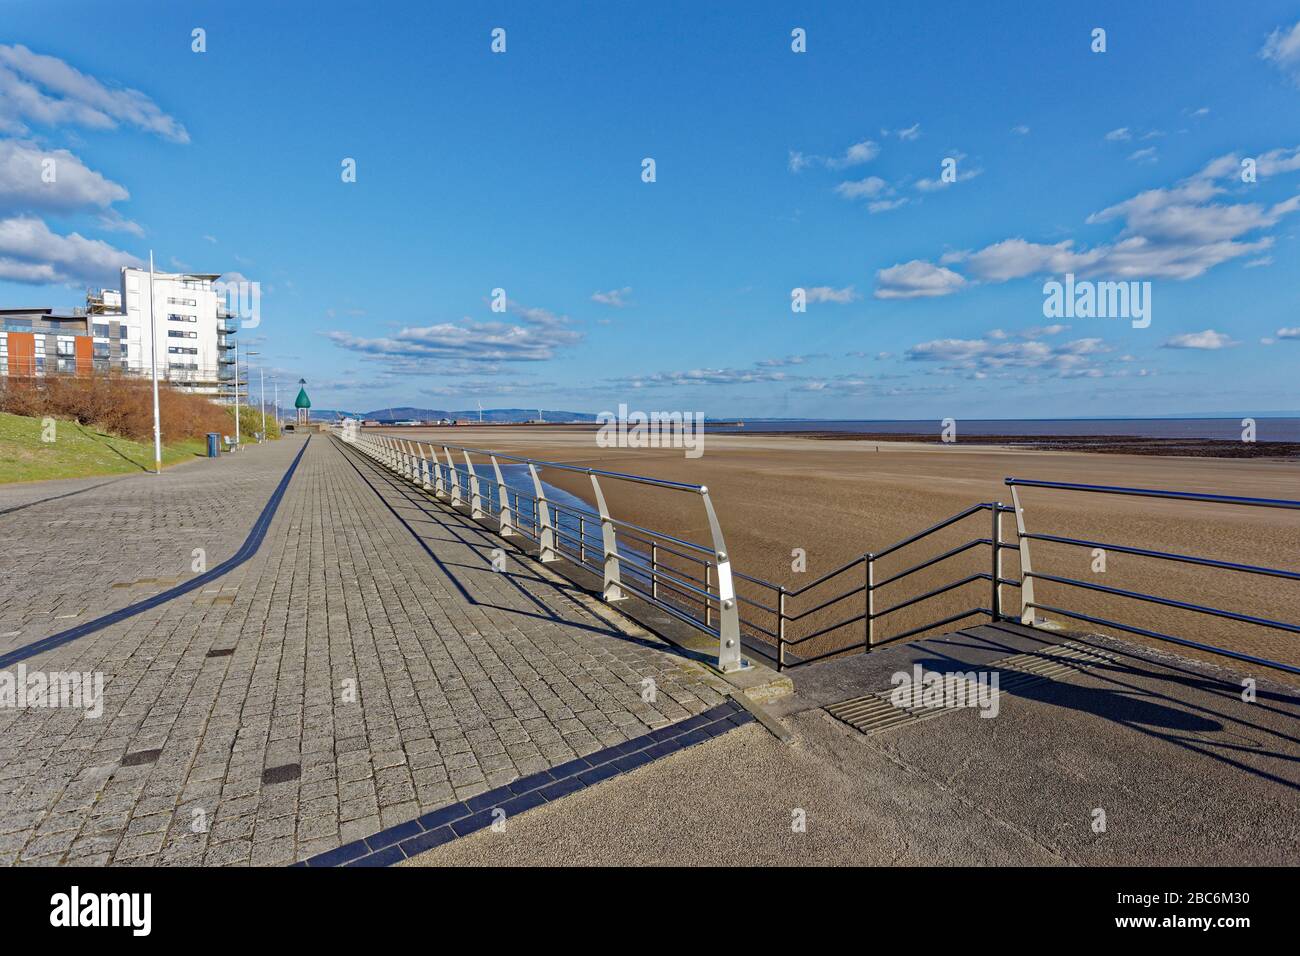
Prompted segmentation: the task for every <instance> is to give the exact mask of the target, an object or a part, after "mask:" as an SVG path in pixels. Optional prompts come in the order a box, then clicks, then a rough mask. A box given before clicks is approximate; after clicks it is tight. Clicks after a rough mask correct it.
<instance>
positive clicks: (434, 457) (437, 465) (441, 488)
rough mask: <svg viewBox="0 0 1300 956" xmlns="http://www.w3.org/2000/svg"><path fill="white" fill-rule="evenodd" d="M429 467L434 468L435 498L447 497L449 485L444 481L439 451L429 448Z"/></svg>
mask: <svg viewBox="0 0 1300 956" xmlns="http://www.w3.org/2000/svg"><path fill="white" fill-rule="evenodd" d="M429 465H430V467H431V468H433V495H434V497H435V498H446V497H447V483H446V482H445V481H443V479H442V462H440V461H438V449H436V448H434V447H433V446H432V445H430V446H429Z"/></svg>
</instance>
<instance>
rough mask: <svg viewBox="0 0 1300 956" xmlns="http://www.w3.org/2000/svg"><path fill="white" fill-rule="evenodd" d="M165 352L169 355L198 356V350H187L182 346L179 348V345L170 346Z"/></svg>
mask: <svg viewBox="0 0 1300 956" xmlns="http://www.w3.org/2000/svg"><path fill="white" fill-rule="evenodd" d="M167 352H168V353H169V354H171V355H198V354H199V350H198V349H187V348H185V347H184V346H180V345H173V346H171V347H170V348H169V349H167Z"/></svg>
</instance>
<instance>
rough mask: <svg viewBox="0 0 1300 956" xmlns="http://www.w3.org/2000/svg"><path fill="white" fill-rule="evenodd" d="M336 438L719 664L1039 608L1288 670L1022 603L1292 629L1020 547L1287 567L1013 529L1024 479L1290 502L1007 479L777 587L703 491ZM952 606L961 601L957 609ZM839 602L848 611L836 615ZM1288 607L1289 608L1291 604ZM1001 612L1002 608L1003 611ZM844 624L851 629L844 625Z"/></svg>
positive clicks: (1296, 629)
mask: <svg viewBox="0 0 1300 956" xmlns="http://www.w3.org/2000/svg"><path fill="white" fill-rule="evenodd" d="M343 437H344V440H346V441H350V442H351V443H353V444H355V445H356V446H357V447H358V448H360V449H361V450H362V451H364V452H365V453H366V454H368V455H370V457H372V458H374V459H376V460H377V461H379V462H381V463H383V464H384V465H386V466H387V467H388V468H390V469H391V470H393V471H395V472H397V473H398V474H399V475H402V476H403V477H405V478H407V479H408V480H410V481H412V482H413V483H415V484H416V485H418V486H420V487H422V488H423V489H425V490H427V491H430V492H432V493H433V495H434V496H435V497H437V498H439V499H443V500H446V501H448V502H449V503H450V504H451V505H453V506H462V507H465V508H467V509H468V510H469V513H470V516H471V517H474V518H489V517H491V518H495V519H496V520H497V521H498V523H499V524H498V527H499V533H500V534H501V535H502V536H503V537H510V536H511V535H516V534H518V535H522V536H524V537H526V538H528V539H530V540H531V541H533V542H534V543H535V544H536V545H537V547H538V549H539V552H540V553H539V557H540V559H541V560H542V561H546V562H549V561H555V560H559V559H561V558H563V559H566V560H570V561H572V562H574V563H576V564H578V565H580V566H582V567H585V568H587V569H589V570H591V571H593V572H595V573H598V574H601V575H603V581H604V589H603V596H604V597H605V599H606V600H609V601H617V600H620V599H622V598H623V597H624V596H625V592H626V593H632V594H635V595H637V596H638V597H641V598H643V599H645V600H647V601H649V602H650V603H652V604H653V605H655V606H656V607H658V608H660V609H662V610H664V611H666V612H667V613H668V614H670V615H671V616H673V617H674V618H676V619H678V620H681V621H683V622H685V623H687V624H689V625H691V626H692V627H695V628H697V629H699V630H702V631H704V632H706V633H708V634H710V635H712V636H715V637H717V638H718V639H719V654H718V661H719V667H720V668H722V669H723V670H734V669H736V668H737V667H740V666H743V664H742V659H741V656H740V654H741V646H742V643H743V645H744V646H745V647H746V648H748V649H749V650H750V651H752V652H755V653H757V654H760V655H762V656H764V657H767V658H769V659H771V660H772V661H773V662H774V663H775V665H776V667H777V669H778V670H785V669H787V668H790V667H796V666H802V665H804V664H811V663H814V662H816V661H822V660H826V659H829V658H833V657H837V656H840V655H843V654H847V653H861V652H869V651H871V650H873V649H874V648H876V647H881V646H884V645H887V644H893V643H895V642H898V641H902V640H906V639H908V638H913V637H916V636H918V635H920V634H923V633H925V632H927V631H933V630H935V629H937V628H948V627H950V626H951V625H953V624H956V623H958V622H959V621H963V620H966V619H969V618H972V617H987V618H988V619H989V620H990V621H1001V620H1016V619H1018V620H1020V621H1021V622H1022V623H1024V624H1027V625H1031V626H1033V625H1038V624H1041V623H1044V622H1043V621H1040V620H1039V619H1038V618H1037V617H1036V614H1035V612H1036V611H1042V612H1046V613H1049V614H1055V615H1059V616H1061V617H1064V618H1070V619H1073V620H1076V621H1082V622H1085V623H1089V624H1094V625H1098V626H1103V627H1113V628H1115V629H1117V630H1120V631H1124V632H1127V633H1131V634H1135V635H1139V636H1142V637H1146V638H1151V639H1155V640H1160V641H1167V642H1170V643H1173V644H1178V645H1181V646H1184V647H1189V648H1194V649H1197V650H1201V651H1207V652H1210V653H1215V654H1219V655H1222V656H1225V657H1228V658H1232V659H1235V660H1240V661H1245V662H1248V663H1252V664H1258V665H1261V666H1264V667H1270V668H1274V669H1278V670H1283V671H1287V672H1290V673H1297V674H1300V667H1296V666H1293V665H1290V664H1286V663H1283V662H1279V661H1275V660H1270V659H1267V658H1263V657H1259V656H1255V655H1251V654H1246V653H1243V652H1240V651H1234V650H1231V649H1228V648H1223V647H1217V646H1214V645H1210V644H1206V643H1202V642H1198V641H1194V640H1190V639H1187V638H1182V637H1177V636H1174V635H1170V634H1167V633H1163V632H1160V631H1156V630H1152V629H1150V628H1145V627H1140V626H1137V625H1136V624H1132V623H1125V622H1122V621H1116V620H1111V619H1107V618H1104V617H1100V616H1098V615H1095V614H1088V613H1085V612H1084V611H1082V610H1079V609H1077V608H1070V607H1065V606H1061V605H1055V604H1046V603H1043V602H1040V601H1036V600H1035V594H1034V582H1035V581H1044V582H1051V583H1052V584H1055V585H1059V586H1064V587H1069V588H1073V589H1077V590H1082V591H1085V592H1092V593H1099V594H1104V595H1107V596H1108V597H1112V598H1124V599H1131V600H1135V601H1139V602H1143V603H1146V604H1149V605H1156V606H1161V607H1165V608H1170V609H1176V610H1181V611H1189V612H1193V613H1196V614H1200V615H1207V616H1210V617H1215V618H1220V619H1226V620H1230V621H1234V622H1238V623H1244V624H1249V625H1255V626H1259V627H1264V628H1269V629H1272V630H1279V631H1284V632H1288V633H1292V634H1300V624H1296V623H1287V622H1284V621H1278V620H1273V619H1271V618H1266V617H1260V616H1257V615H1251V614H1246V613H1241V612H1238V611H1232V610H1226V609H1222V608H1216V607H1211V606H1208V605H1203V604H1195V603H1191V602H1187V601H1181V600H1176V599H1173V598H1169V597H1162V596H1158V595H1153V594H1147V593H1143V592H1139V591H1134V590H1126V589H1122V588H1117V587H1112V586H1110V585H1102V584H1096V583H1093V582H1088V581H1081V580H1078V579H1075V578H1070V577H1065V576H1062V575H1058V574H1051V573H1048V572H1046V571H1043V570H1041V569H1036V568H1035V564H1034V555H1033V554H1032V552H1031V543H1032V542H1035V541H1039V542H1044V543H1052V544H1057V545H1067V546H1074V547H1082V548H1089V549H1095V548H1102V549H1105V550H1108V551H1113V552H1116V553H1122V554H1128V555H1133V556H1136V557H1141V558H1151V559H1155V560H1160V561H1171V562H1178V563H1182V564H1187V565H1193V566H1196V567H1201V568H1208V569H1212V570H1214V571H1215V572H1238V573H1243V574H1250V575H1257V576H1265V577H1269V578H1273V579H1279V580H1288V581H1300V572H1295V571H1288V570H1284V569H1280V568H1269V567H1262V566H1258V565H1250V564H1240V563H1235V562H1231V561H1223V560H1218V559H1213V558H1204V557H1198V556H1195V555H1187V554H1175V553H1171V552H1164V551H1158V550H1153V549H1150V548H1141V547H1136V546H1132V545H1123V544H1113V543H1105V542H1100V541H1093V540H1089V539H1083V538H1073V537H1065V536H1062V535H1054V534H1046V533H1031V532H1030V531H1028V530H1027V529H1026V522H1025V509H1024V506H1023V504H1022V502H1021V494H1020V490H1021V489H1023V488H1028V487H1032V488H1043V489H1056V490H1067V491H1084V492H1090V493H1095V494H1111V495H1128V496H1138V497H1145V498H1159V499H1167V500H1175V501H1185V502H1208V503H1214V504H1221V505H1224V504H1226V505H1242V506H1248V507H1256V508H1284V509H1292V510H1300V501H1289V500H1281V499H1268V498H1242V497H1233V496H1228V495H1210V494H1198V493H1192V492H1177V491H1161V490H1155V489H1144V488H1120V487H1110V486H1103V485H1080V484H1068V483H1064V482H1049V481H1032V480H1026V479H1017V478H1008V479H1006V485H1007V486H1008V487H1010V488H1011V495H1012V504H1011V505H1006V504H1003V503H1002V502H1000V501H996V502H982V503H980V504H976V505H972V506H971V507H969V508H966V509H964V510H962V511H959V512H957V513H956V514H954V515H951V516H949V517H947V518H944V519H943V520H942V521H939V522H937V523H936V524H934V525H931V526H930V527H928V528H926V529H924V530H923V531H920V532H918V533H916V534H913V535H910V536H908V537H906V538H903V539H902V540H900V541H897V542H895V543H893V544H891V545H889V546H888V547H885V548H883V549H880V550H878V551H874V552H868V553H865V554H863V555H861V556H860V557H857V558H854V559H853V560H851V561H849V562H847V563H845V564H843V565H841V566H839V567H837V568H835V569H833V570H831V571H829V572H827V573H825V574H823V575H821V576H820V577H818V578H816V579H815V580H813V581H811V582H809V583H807V584H804V585H802V586H800V587H797V588H789V587H786V586H785V585H781V584H775V583H773V582H771V581H767V580H764V579H762V578H759V577H755V576H753V575H749V574H745V573H743V572H741V571H739V570H737V569H735V568H734V567H733V566H732V563H731V560H730V558H729V556H728V553H727V548H726V544H725V542H724V541H723V537H722V531H721V528H720V527H719V525H718V520H717V515H716V513H715V512H714V509H713V504H712V501H711V500H710V498H709V492H708V489H707V488H706V487H704V486H702V485H690V484H682V483H680V482H671V481H663V480H660V479H656V478H646V477H642V476H638V475H626V474H619V473H617V472H608V471H600V470H597V469H592V468H584V467H579V466H574V465H564V464H559V463H556V462H546V461H538V460H535V459H529V458H520V457H517V456H513V455H506V454H502V453H500V452H491V451H484V450H482V449H474V448H464V447H462V446H455V445H432V444H428V443H424V442H417V441H410V440H407V439H397V438H392V437H389V436H386V435H378V434H371V433H362V432H361V431H360V430H359V429H357V428H355V427H354V428H353V429H351V431H350V432H349V431H347V430H345V432H344V436H343ZM437 449H441V451H442V455H443V458H445V461H443V460H440V459H439V457H438V454H437ZM453 451H455V452H458V453H459V454H460V455H461V456H462V458H463V461H464V464H463V465H461V464H458V463H457V462H456V460H455V458H454V457H453V455H452V452H453ZM475 457H478V458H480V459H486V460H487V462H488V463H490V465H491V468H492V472H491V477H490V478H489V477H487V476H486V475H481V474H480V473H479V471H478V469H476V468H475V465H474V460H473V459H474V458H475ZM503 461H504V462H509V463H516V464H519V465H523V466H525V467H526V469H527V473H528V477H529V478H530V479H531V480H530V484H531V486H532V489H533V490H532V492H531V493H529V492H528V491H525V490H522V489H519V488H516V487H514V486H511V485H509V484H507V483H506V481H505V479H504V478H503V475H502V471H501V464H500V463H501V462H503ZM548 468H550V469H555V470H559V471H566V472H574V473H578V474H584V475H588V476H590V478H591V482H592V493H593V498H594V500H595V503H596V510H595V511H589V510H585V509H582V508H576V507H570V506H568V505H562V504H559V503H557V502H556V501H554V500H551V499H548V497H547V495H546V490H545V488H544V486H543V484H542V481H541V478H540V477H539V472H540V471H544V470H545V469H548ZM602 478H603V479H609V480H612V481H620V482H630V483H634V484H640V485H645V486H650V487H656V488H663V489H668V490H674V491H682V492H687V493H691V494H696V495H698V496H699V497H700V499H701V501H702V503H703V506H704V509H705V513H706V515H707V518H708V523H709V528H710V531H711V535H712V539H713V547H711V548H710V547H705V546H703V545H700V544H696V543H694V542H691V541H687V540H684V539H682V538H678V537H675V536H673V535H669V534H665V533H663V532H657V531H652V530H650V529H648V528H644V527H641V526H639V525H635V524H632V523H630V522H627V521H623V520H621V519H618V518H615V517H613V516H612V515H611V514H610V512H609V507H608V505H607V502H606V499H605V496H604V493H603V490H602V487H601V484H600V479H602ZM1007 514H1014V515H1015V516H1016V523H1015V540H1014V541H1012V540H1008V539H1007V535H1006V534H1004V529H1003V520H1002V519H1003V516H1004V515H1007ZM981 515H982V516H985V520H987V521H988V522H989V524H988V532H987V536H982V535H978V534H977V536H975V537H971V538H969V539H966V540H963V541H959V542H957V543H946V545H944V546H941V547H940V548H938V549H935V551H933V552H932V553H930V554H928V555H926V556H924V557H920V558H919V559H916V560H914V562H913V563H912V564H910V565H908V566H906V567H902V568H898V569H893V568H891V569H889V570H888V571H886V570H884V568H883V565H882V561H883V559H885V558H890V557H893V556H896V555H897V556H901V555H902V554H904V553H911V549H913V548H915V547H918V546H922V545H924V544H928V543H931V540H930V539H931V538H932V536H934V535H938V534H940V533H942V532H945V531H947V530H948V529H954V528H958V527H965V524H964V523H965V522H969V521H972V520H976V519H977V518H978V516H981ZM1007 552H1015V553H1016V555H1018V558H1019V563H1020V577H1019V578H1015V577H1009V576H1007V574H1006V573H1005V571H1004V568H1003V563H1004V561H1003V559H1004V556H1005V555H1006V553H1007ZM963 556H966V560H967V563H968V564H969V563H970V562H971V561H972V560H974V561H976V562H978V563H977V564H976V565H975V567H977V568H978V570H974V571H971V572H970V573H965V574H963V573H961V572H960V571H959V572H957V573H956V575H955V576H954V577H952V578H951V579H946V580H945V579H940V580H939V581H938V582H932V583H934V586H932V587H929V588H928V589H927V590H924V591H922V592H921V593H908V594H906V595H905V596H901V597H899V598H897V599H895V600H893V601H892V602H891V603H889V604H888V605H887V606H885V607H880V606H879V604H880V603H881V592H882V589H884V588H888V587H890V586H892V585H898V584H900V583H901V582H909V583H910V582H913V581H915V578H913V576H914V575H916V574H919V573H920V572H923V571H927V570H930V569H938V568H940V567H944V566H947V563H948V562H951V561H953V560H955V559H960V558H962V557H963ZM850 577H851V578H852V583H851V584H849V585H848V586H846V587H840V588H838V589H837V590H835V591H833V592H828V590H827V586H828V585H831V584H842V583H843V582H844V581H845V580H847V579H849V578H850ZM976 585H979V586H982V587H984V588H986V589H987V590H985V591H984V595H985V598H984V599H979V598H976V599H974V600H973V601H971V595H972V588H973V587H974V586H976ZM1006 588H1014V589H1017V590H1018V591H1019V594H1020V598H1019V602H1018V613H1015V612H1016V611H1017V608H1016V606H1015V602H1012V603H1011V604H1009V603H1008V601H1007V599H1006V597H1005V596H1004V595H1005V589H1006ZM742 589H743V593H742ZM819 595H820V596H819ZM945 595H948V596H950V598H949V603H950V606H949V608H945V609H944V611H943V612H941V613H940V614H939V616H938V617H937V618H935V619H934V620H928V621H926V622H925V623H920V624H911V626H906V627H905V629H904V630H901V631H899V632H897V633H885V630H886V624H887V623H888V622H889V621H890V619H891V618H893V616H894V615H898V614H900V613H902V612H910V613H911V614H912V615H913V616H914V617H915V616H917V614H918V609H919V608H921V607H922V606H925V605H928V602H931V601H935V600H936V599H939V598H942V597H944V596H945ZM954 599H955V601H956V602H957V603H956V606H955V610H954V609H953V606H952V602H953V600H954ZM964 601H971V603H962V602H964ZM801 605H802V606H801ZM846 605H847V606H848V608H849V610H847V611H844V610H842V609H843V608H845V606H846ZM855 605H856V606H855ZM1292 606H1300V602H1296V604H1295V605H1292ZM1008 611H1011V612H1012V613H1007V612H1008ZM931 613H933V612H931ZM904 623H905V624H906V623H908V622H904ZM850 628H852V629H854V630H853V631H852V632H849V631H847V629H850ZM846 633H851V634H852V635H853V636H852V637H851V638H850V639H848V640H847V641H846V640H845V639H844V635H845V634H846ZM804 647H809V648H810V649H811V650H810V652H808V653H804V652H803V651H801V650H800V649H801V648H804Z"/></svg>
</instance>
